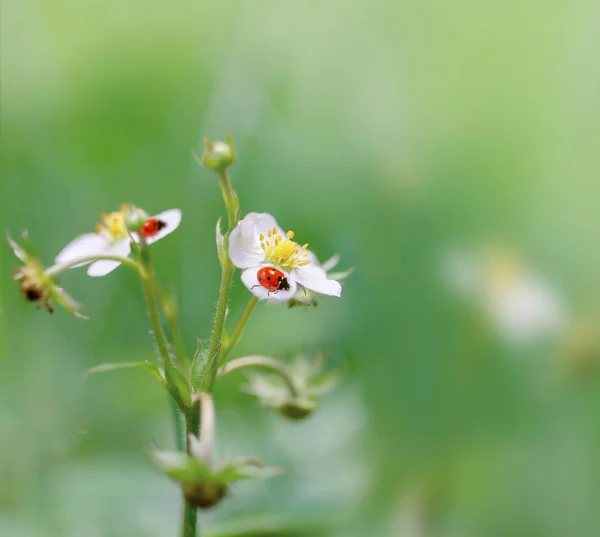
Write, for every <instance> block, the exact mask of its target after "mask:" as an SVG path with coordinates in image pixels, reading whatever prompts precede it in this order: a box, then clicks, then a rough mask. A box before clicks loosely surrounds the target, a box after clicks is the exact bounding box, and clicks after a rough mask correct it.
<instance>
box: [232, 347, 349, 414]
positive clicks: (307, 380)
mask: <svg viewBox="0 0 600 537" xmlns="http://www.w3.org/2000/svg"><path fill="white" fill-rule="evenodd" d="M286 370H287V371H288V375H290V377H288V378H287V380H286V379H284V377H282V376H281V375H280V374H277V373H252V374H249V375H248V384H247V385H246V386H244V391H245V392H246V393H248V394H250V395H252V396H254V397H255V398H256V402H257V403H258V404H259V405H260V406H262V407H263V408H266V409H270V410H274V411H276V412H278V413H279V414H280V415H281V416H284V417H285V418H289V419H292V420H303V419H305V418H307V417H308V416H310V415H311V414H312V413H313V412H314V411H315V410H317V408H318V407H319V398H320V397H321V396H322V395H325V394H326V393H327V392H329V391H330V390H332V389H333V388H334V387H335V385H336V384H337V382H338V379H339V373H337V372H332V373H325V372H323V358H322V355H321V354H317V355H316V356H315V357H313V359H312V360H311V359H307V358H305V357H303V356H300V357H298V358H297V359H296V360H295V361H294V362H293V363H292V364H290V366H289V368H287V367H286ZM290 380H291V382H290Z"/></svg>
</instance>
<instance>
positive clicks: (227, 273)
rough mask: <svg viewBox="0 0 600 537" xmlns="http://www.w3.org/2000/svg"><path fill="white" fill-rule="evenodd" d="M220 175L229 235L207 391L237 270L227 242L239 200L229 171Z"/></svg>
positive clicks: (214, 373)
mask: <svg viewBox="0 0 600 537" xmlns="http://www.w3.org/2000/svg"><path fill="white" fill-rule="evenodd" d="M219 177H220V178H221V180H220V182H219V186H220V188H221V193H222V194H223V201H224V202H225V207H226V209H227V216H228V221H229V230H228V232H227V236H226V237H225V245H224V252H225V255H224V259H223V260H222V269H221V286H220V288H219V300H218V301H217V312H216V314H215V321H214V324H213V330H212V335H211V339H210V347H209V349H208V356H207V359H206V366H205V368H204V371H203V372H202V378H201V380H200V389H201V390H202V391H204V392H207V393H211V392H212V389H213V386H214V384H215V379H216V378H217V369H218V368H219V357H220V354H221V349H222V345H223V327H224V325H225V316H226V314H227V305H228V304H229V295H230V293H231V285H232V282H233V272H234V271H235V267H234V266H233V264H232V263H231V260H230V259H229V255H228V253H227V243H228V241H229V234H230V233H231V230H232V229H233V228H234V227H235V226H236V225H237V222H238V214H239V200H238V197H237V194H236V193H235V190H233V187H232V186H231V181H230V180H229V176H228V175H227V171H226V170H224V171H222V172H221V173H220V174H219Z"/></svg>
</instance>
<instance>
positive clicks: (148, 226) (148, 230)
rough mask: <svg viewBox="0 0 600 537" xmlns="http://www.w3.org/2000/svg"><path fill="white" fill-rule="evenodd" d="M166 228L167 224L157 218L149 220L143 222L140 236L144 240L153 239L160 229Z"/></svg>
mask: <svg viewBox="0 0 600 537" xmlns="http://www.w3.org/2000/svg"><path fill="white" fill-rule="evenodd" d="M165 227H167V223H166V222H163V221H162V220H159V219H158V218H149V219H148V220H146V221H145V222H144V225H143V226H142V236H143V237H144V238H145V239H148V238H149V237H154V235H156V234H157V233H158V232H159V231H160V230H161V229H164V228H165Z"/></svg>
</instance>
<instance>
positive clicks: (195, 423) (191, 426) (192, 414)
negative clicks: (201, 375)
mask: <svg viewBox="0 0 600 537" xmlns="http://www.w3.org/2000/svg"><path fill="white" fill-rule="evenodd" d="M197 405H198V403H196V404H195V405H192V408H191V409H190V410H189V411H188V412H187V413H186V415H185V433H186V434H185V444H184V449H185V451H186V452H187V454H188V455H189V454H190V443H189V436H190V435H191V434H193V435H194V436H198V431H199V429H200V413H199V412H198V407H197ZM197 518H198V508H197V507H196V506H195V505H192V504H191V503H189V502H188V501H187V500H186V499H185V496H184V497H183V515H182V519H181V537H196V526H197Z"/></svg>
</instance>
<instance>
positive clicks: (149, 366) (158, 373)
mask: <svg viewBox="0 0 600 537" xmlns="http://www.w3.org/2000/svg"><path fill="white" fill-rule="evenodd" d="M121 369H137V370H139V371H143V372H145V373H148V374H150V375H152V376H153V377H154V378H155V379H156V380H158V381H159V382H160V383H161V384H162V385H163V386H167V381H166V379H165V377H164V376H163V371H162V369H161V368H160V367H159V366H158V365H157V364H154V363H152V362H148V361H144V362H121V363H117V364H102V365H98V366H96V367H92V368H91V369H88V370H87V371H86V372H85V377H86V378H87V377H89V376H90V375H94V374H96V373H108V372H109V371H118V370H121Z"/></svg>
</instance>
